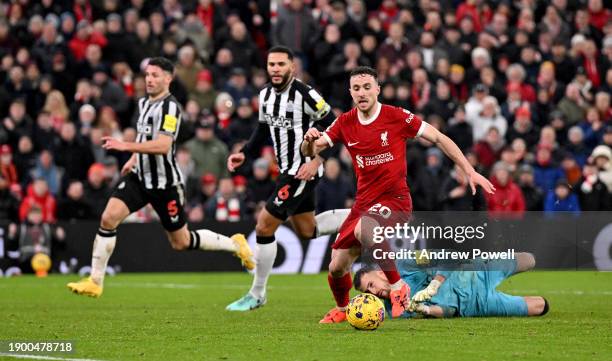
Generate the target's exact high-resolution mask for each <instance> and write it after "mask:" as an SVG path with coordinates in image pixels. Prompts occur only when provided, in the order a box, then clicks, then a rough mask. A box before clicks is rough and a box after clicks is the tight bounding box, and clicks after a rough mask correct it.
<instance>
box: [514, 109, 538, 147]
mask: <svg viewBox="0 0 612 361" xmlns="http://www.w3.org/2000/svg"><path fill="white" fill-rule="evenodd" d="M514 118H515V119H514V123H513V124H512V126H511V127H510V129H508V133H506V140H507V141H508V143H512V141H513V140H514V139H516V138H522V139H524V140H525V142H526V143H527V147H529V148H531V147H533V146H534V145H536V144H537V142H538V128H537V127H536V126H535V125H534V124H533V122H532V121H531V112H530V111H529V108H528V107H525V106H522V107H520V108H518V109H516V112H515V113H514Z"/></svg>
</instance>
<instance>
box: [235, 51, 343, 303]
mask: <svg viewBox="0 0 612 361" xmlns="http://www.w3.org/2000/svg"><path fill="white" fill-rule="evenodd" d="M267 70H268V76H269V77H270V84H269V85H267V86H266V87H265V88H264V89H263V90H261V92H260V93H259V125H258V127H257V129H256V131H255V133H254V134H253V136H252V137H251V139H249V141H248V143H247V144H246V145H245V146H244V148H243V149H242V151H241V152H238V153H235V154H232V155H230V157H229V158H228V161H227V166H228V169H229V170H230V171H231V172H233V171H234V169H236V168H237V167H239V166H240V165H242V164H243V163H244V161H245V158H246V157H251V158H256V157H258V154H259V151H260V149H261V146H262V145H263V144H264V143H265V142H266V141H267V140H268V139H269V138H272V143H273V144H274V151H275V155H276V160H277V162H278V166H279V168H280V172H281V174H280V176H279V177H278V179H277V183H276V188H275V190H274V193H273V194H272V195H271V196H270V198H268V201H267V203H266V207H265V209H263V210H262V211H261V213H260V214H259V218H258V219H257V225H256V227H255V233H256V236H257V250H256V253H257V266H256V268H255V278H254V280H253V285H252V287H251V290H250V291H249V292H248V293H247V294H246V295H245V296H244V297H242V298H241V299H239V300H237V301H236V302H234V303H232V304H230V305H228V306H227V309H228V310H230V311H248V310H251V309H254V308H258V307H260V306H262V305H263V304H265V303H266V283H267V280H268V276H269V275H270V272H271V270H272V265H273V264H274V259H275V258H276V250H277V246H276V239H275V238H274V233H275V232H276V230H277V228H278V227H279V226H280V225H281V224H282V223H283V222H285V221H286V220H287V218H289V219H290V220H291V223H292V225H293V229H294V230H295V232H296V234H297V235H298V237H300V238H302V239H310V238H315V237H318V236H319V235H323V234H333V233H335V232H336V230H337V229H338V228H339V227H340V225H341V224H342V222H343V221H344V218H346V216H347V215H348V213H349V211H350V210H348V209H347V210H333V211H328V212H324V213H321V214H319V215H317V216H316V218H315V215H314V209H315V194H314V189H315V186H316V185H317V182H318V180H319V177H320V176H321V175H322V174H323V167H322V158H320V157H317V158H315V159H313V158H309V157H305V156H303V155H302V153H301V151H300V145H301V143H302V139H303V138H304V134H306V132H307V131H308V129H309V128H311V127H313V126H316V127H317V128H318V129H319V130H321V131H322V130H324V129H326V128H327V127H328V126H329V125H330V124H331V123H332V122H333V120H334V116H333V113H332V112H331V108H330V106H329V105H328V104H327V103H326V102H325V100H324V99H323V97H321V95H319V93H318V92H317V91H316V90H314V89H313V88H312V87H310V86H309V85H306V84H304V83H302V82H301V81H300V80H299V79H296V78H295V77H294V76H293V73H294V71H295V66H294V63H293V52H292V51H291V50H290V49H289V48H286V47H283V46H276V47H273V48H272V49H270V50H269V52H268V61H267Z"/></svg>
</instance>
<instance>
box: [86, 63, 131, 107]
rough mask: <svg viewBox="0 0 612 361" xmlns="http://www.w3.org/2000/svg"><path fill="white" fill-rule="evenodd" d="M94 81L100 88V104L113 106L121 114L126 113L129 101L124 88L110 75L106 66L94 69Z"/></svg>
mask: <svg viewBox="0 0 612 361" xmlns="http://www.w3.org/2000/svg"><path fill="white" fill-rule="evenodd" d="M93 82H94V84H95V85H96V86H97V87H98V88H99V91H100V96H99V100H98V101H99V105H100V106H108V107H110V108H112V109H113V110H114V111H115V113H117V114H119V115H123V114H125V112H126V111H127V110H128V106H129V102H128V98H127V96H126V94H125V91H124V90H123V88H121V87H120V86H119V85H118V84H117V83H116V82H115V81H113V80H111V79H110V78H109V76H108V70H107V69H106V68H105V67H97V68H96V69H95V70H94V74H93Z"/></svg>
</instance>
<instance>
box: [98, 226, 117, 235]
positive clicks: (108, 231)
mask: <svg viewBox="0 0 612 361" xmlns="http://www.w3.org/2000/svg"><path fill="white" fill-rule="evenodd" d="M98 235H99V236H100V237H115V236H116V235H117V230H116V229H104V228H102V227H100V228H98Z"/></svg>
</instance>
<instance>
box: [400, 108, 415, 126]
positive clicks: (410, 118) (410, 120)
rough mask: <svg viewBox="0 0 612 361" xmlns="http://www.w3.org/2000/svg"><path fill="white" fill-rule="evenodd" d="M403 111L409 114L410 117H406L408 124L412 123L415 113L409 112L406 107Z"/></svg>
mask: <svg viewBox="0 0 612 361" xmlns="http://www.w3.org/2000/svg"><path fill="white" fill-rule="evenodd" d="M402 111H404V113H406V114H408V118H406V124H410V122H412V119H414V114H412V113H411V112H409V111H408V110H406V109H402Z"/></svg>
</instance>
